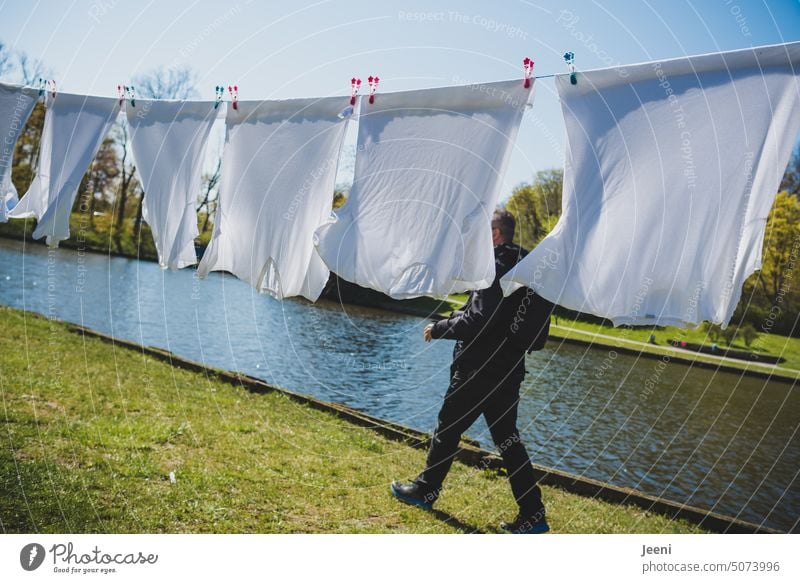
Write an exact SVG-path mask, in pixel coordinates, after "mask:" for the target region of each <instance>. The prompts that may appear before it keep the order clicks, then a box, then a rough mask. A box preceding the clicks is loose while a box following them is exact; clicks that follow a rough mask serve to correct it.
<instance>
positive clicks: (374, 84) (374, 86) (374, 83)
mask: <svg viewBox="0 0 800 583" xmlns="http://www.w3.org/2000/svg"><path fill="white" fill-rule="evenodd" d="M380 80H381V78H380V77H378V76H375V77H373V76H372V75H370V76H369V77H367V83H369V102H370V104H372V103H375V91H377V90H378V82H379V81H380Z"/></svg>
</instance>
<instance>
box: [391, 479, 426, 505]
mask: <svg viewBox="0 0 800 583" xmlns="http://www.w3.org/2000/svg"><path fill="white" fill-rule="evenodd" d="M392 496H394V497H395V498H397V499H398V500H401V501H403V502H405V503H406V504H412V505H413V506H419V507H420V508H424V509H425V510H431V509H432V508H433V503H434V502H436V495H435V494H433V493H430V492H424V491H422V490H421V489H420V487H419V486H418V485H417V484H416V483H415V482H410V483H407V484H404V483H402V482H398V481H397V480H395V481H394V482H392Z"/></svg>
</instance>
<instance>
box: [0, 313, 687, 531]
mask: <svg viewBox="0 0 800 583" xmlns="http://www.w3.org/2000/svg"><path fill="white" fill-rule="evenodd" d="M0 322H2V329H3V334H2V335H0V355H1V356H0V403H1V404H2V411H1V412H0V436H2V444H3V445H2V447H0V528H2V531H3V532H6V533H12V532H34V531H36V532H47V533H66V532H69V533H86V532H111V533H176V532H179V533H196V532H241V533H257V532H265V533H266V532H269V533H274V532H405V533H453V532H462V531H469V530H474V529H480V530H482V531H485V532H496V526H495V525H496V524H497V523H498V522H499V521H500V520H502V519H506V518H510V517H513V514H514V511H515V507H514V503H513V499H512V497H511V493H510V490H509V488H508V485H507V483H506V480H505V478H504V477H502V476H499V475H497V474H496V473H494V472H491V471H479V470H477V469H473V468H469V467H466V466H464V465H461V464H459V463H456V464H455V465H454V468H453V471H452V473H451V475H450V476H449V478H448V482H447V484H446V485H447V489H446V492H445V493H444V494H443V496H442V498H441V499H440V501H439V503H438V504H437V506H438V509H439V512H438V513H430V512H425V511H422V510H419V509H417V508H413V507H409V506H406V505H403V504H400V503H398V502H397V501H395V500H394V499H393V498H391V496H390V495H389V492H388V486H389V482H390V481H391V480H392V479H394V478H408V477H411V476H413V475H414V474H415V473H416V472H417V471H418V470H419V469H420V468H421V466H422V464H423V461H424V457H425V453H424V452H423V451H421V450H417V449H413V448H410V447H408V446H406V445H403V444H400V443H397V442H393V441H389V440H386V439H384V438H382V437H380V436H378V435H377V434H375V433H373V432H371V431H369V430H368V429H365V428H360V427H356V426H353V425H350V424H348V423H347V422H346V421H344V420H341V419H339V418H337V417H334V416H333V415H331V414H329V413H326V412H323V411H317V410H314V409H311V408H310V407H307V406H304V405H301V404H298V403H296V402H293V401H291V400H290V399H289V398H288V397H286V396H284V395H281V394H280V393H270V394H267V395H259V394H255V393H251V392H248V391H246V390H245V389H242V388H240V387H234V386H231V385H229V384H227V383H224V382H221V381H219V380H215V378H213V376H207V375H203V374H198V373H193V372H189V371H186V370H181V369H177V368H173V367H171V366H169V365H168V364H167V363H164V362H161V361H158V360H155V359H153V358H151V357H146V356H144V355H143V354H142V353H140V352H137V351H134V350H129V349H125V348H115V347H113V346H112V345H110V344H107V343H104V342H102V341H100V340H99V339H95V338H88V337H87V338H83V337H81V336H79V335H76V334H74V333H70V332H68V331H67V330H66V327H65V325H63V324H61V323H59V322H50V321H48V320H46V319H44V318H42V317H39V316H36V315H33V314H30V313H25V312H22V311H19V310H14V309H10V308H5V307H2V308H0ZM171 473H172V474H173V475H174V478H175V479H174V481H173V480H171V479H170V474H171ZM544 496H545V501H546V503H547V504H548V512H549V516H550V522H551V526H552V529H553V531H554V532H573V533H637V532H638V533H641V532H645V533H662V532H667V533H683V532H699V529H697V527H695V526H693V525H691V524H689V523H686V522H683V521H672V520H669V519H667V518H665V517H662V516H660V515H655V514H652V513H647V512H645V511H643V510H641V509H639V508H636V507H627V506H616V505H612V504H609V503H606V502H602V501H598V500H594V499H591V498H584V497H580V496H576V495H573V494H569V493H566V492H563V491H561V490H559V489H555V488H547V487H545V488H544Z"/></svg>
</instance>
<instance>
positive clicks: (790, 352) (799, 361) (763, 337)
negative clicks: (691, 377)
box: [553, 317, 800, 371]
mask: <svg viewBox="0 0 800 583" xmlns="http://www.w3.org/2000/svg"><path fill="white" fill-rule="evenodd" d="M553 323H554V324H556V323H557V324H558V325H559V326H565V327H568V328H573V329H575V330H577V331H580V332H585V333H588V334H605V335H608V336H615V337H618V338H622V339H625V340H634V341H637V342H647V341H648V339H649V338H650V334H651V333H652V334H654V335H655V337H656V345H657V346H658V347H660V348H661V349H665V348H666V349H670V350H671V347H670V346H669V345H668V344H667V340H669V339H670V338H673V339H677V340H684V341H686V342H697V343H703V344H711V343H712V340H711V338H710V337H708V335H707V334H706V333H705V332H703V331H702V330H683V329H680V328H674V327H671V326H667V327H665V328H652V327H636V328H614V327H612V326H602V325H600V324H592V323H589V322H581V321H578V320H570V319H567V318H561V317H559V318H558V319H557V320H556V319H553ZM553 333H554V334H555V335H558V336H568V337H569V336H573V337H575V338H584V339H585V336H583V335H575V334H570V333H568V332H566V331H564V330H562V329H558V328H556V329H554V330H553ZM599 342H600V343H602V342H604V340H603V339H600V340H599ZM718 344H719V345H720V346H723V347H725V346H726V345H725V344H724V343H722V342H719V343H718ZM732 348H734V349H737V350H750V351H753V352H758V353H763V354H771V355H774V356H782V357H783V358H785V359H786V360H785V362H782V363H780V364H779V365H778V366H779V367H781V368H787V369H793V370H795V371H800V339H798V338H790V337H788V336H780V335H778V334H767V333H762V334H759V336H758V338H757V339H756V340H755V341H754V342H753V344H752V346H750V347H747V346H745V345H744V343H740V342H734V343H733V346H732ZM672 353H677V354H681V355H683V356H686V357H688V358H694V357H695V355H694V353H691V352H687V351H685V350H677V351H674V350H673V352H672ZM698 359H699V360H708V361H709V362H718V361H717V360H715V359H703V358H702V355H698ZM730 364H732V365H735V366H739V365H737V364H736V363H735V362H731V363H730ZM744 366H746V365H745V364H744V363H742V364H741V367H742V368H743V367H744ZM749 366H751V367H753V368H755V369H757V370H760V369H759V367H757V366H754V364H752V363H751V364H750V365H749Z"/></svg>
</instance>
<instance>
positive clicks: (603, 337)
mask: <svg viewBox="0 0 800 583" xmlns="http://www.w3.org/2000/svg"><path fill="white" fill-rule="evenodd" d="M80 220H82V215H80V214H78V213H75V214H74V216H73V220H72V222H73V223H75V224H74V225H73V230H77V229H78V225H79V222H80ZM145 227H146V225H145ZM32 229H33V221H28V220H26V221H10V222H8V223H5V224H0V237H3V238H8V239H15V240H25V241H27V242H29V243H31V244H35V245H41V244H42V243H41V242H40V241H34V240H32V239H31V237H30V234H31V231H32ZM76 232H77V231H76ZM142 237H150V235H149V232H145V231H143V235H142ZM129 238H130V237H128V238H127V239H125V241H123V243H121V248H123V249H127V248H131V249H136V254H132V253H130V252H121V251H115V250H114V245H113V244H112V243H111V242H110V241H107V240H104V239H102V238H96V239H91V238H90V239H88V240H84V241H80V242H78V241H76V240H72V239H69V240H67V241H64V242H62V246H63V247H65V248H68V249H78V250H80V251H84V252H89V253H97V254H101V255H106V256H114V257H127V258H131V259H138V260H143V261H150V262H155V261H157V257H156V255H155V249H153V248H152V245H149V246H141V245H135V244H134V243H133V242H132V241H129V240H128V239H129ZM148 240H149V239H148ZM203 248H204V247H203V245H201V246H200V247H199V248H198V253H199V255H202V251H203ZM322 297H323V298H324V299H328V300H331V301H335V302H341V303H345V304H352V305H359V306H365V307H369V308H376V309H380V310H387V311H390V312H397V313H401V314H408V315H412V316H420V317H423V318H433V319H438V318H442V317H445V316H446V315H448V314H449V313H450V312H451V311H452V310H453V309H455V308H457V307H459V306H460V304H461V303H463V300H464V298H465V297H466V296H465V295H463V294H461V295H455V296H451V297H450V298H448V299H447V300H444V301H439V300H434V299H432V298H416V299H413V300H393V299H392V298H389V297H388V296H385V295H383V294H380V293H378V292H375V291H373V290H369V289H365V288H361V287H359V286H356V285H354V284H351V283H349V282H346V281H344V280H341V279H339V278H337V277H336V275H335V274H332V276H331V280H330V281H329V283H328V285H327V286H326V288H325V291H324V292H323V296H322ZM559 322H560V324H559ZM554 323H555V325H554V326H552V327H551V334H550V338H551V342H569V343H573V344H577V345H581V346H586V347H590V348H595V349H599V350H605V351H607V352H608V351H620V352H623V353H626V354H631V355H635V356H638V357H642V358H649V359H654V360H666V361H672V362H675V363H680V364H685V365H687V366H698V367H703V368H710V369H716V370H719V371H725V372H734V373H738V374H745V375H748V376H752V377H755V378H761V379H768V380H774V381H777V382H783V383H790V384H794V383H796V382H797V381H798V380H800V339H797V338H789V337H785V336H780V335H777V334H771V333H762V334H761V335H760V337H759V339H758V340H757V342H758V344H759V346H761V347H762V350H763V351H765V352H766V353H768V354H774V355H777V356H781V357H783V358H784V359H785V362H784V363H782V364H781V365H768V364H761V363H756V362H747V361H743V360H738V359H735V358H728V357H723V356H713V355H706V354H700V353H697V352H690V351H687V350H682V349H680V348H675V347H673V346H670V345H668V344H667V343H666V342H665V340H666V339H667V338H679V339H682V340H691V341H697V342H701V343H708V342H710V340H709V339H708V337H707V336H706V335H705V334H704V333H702V332H700V331H690V330H682V329H678V328H672V327H666V328H661V329H657V330H654V329H650V328H633V329H632V328H614V327H609V326H603V325H600V324H595V323H591V322H583V321H578V320H570V319H566V318H564V317H560V318H555V319H554ZM651 333H653V334H654V336H656V337H658V340H659V341H660V342H659V343H658V344H651V343H649V342H646V340H647V339H648V337H649V336H650V334H651ZM740 348H745V347H740Z"/></svg>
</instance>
